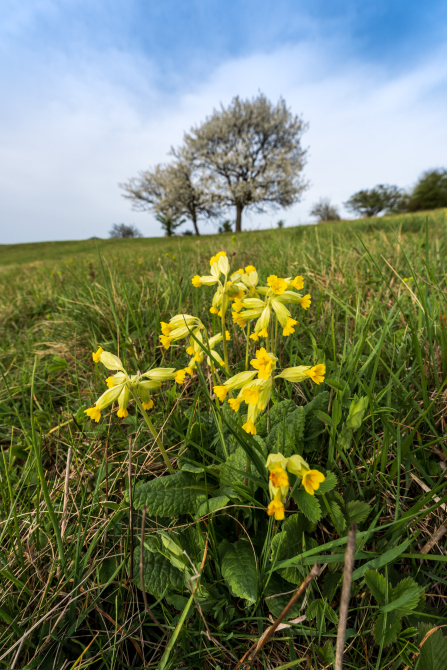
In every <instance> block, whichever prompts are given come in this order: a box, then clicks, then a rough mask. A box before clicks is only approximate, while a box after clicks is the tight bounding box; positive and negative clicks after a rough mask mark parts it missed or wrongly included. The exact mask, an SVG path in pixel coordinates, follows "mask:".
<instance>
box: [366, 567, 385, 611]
mask: <svg viewBox="0 0 447 670" xmlns="http://www.w3.org/2000/svg"><path fill="white" fill-rule="evenodd" d="M364 578H365V582H366V584H367V586H368V588H369V590H370V591H371V593H372V594H373V596H374V598H375V599H376V600H377V602H378V603H379V605H380V603H381V602H382V601H383V600H385V596H386V579H385V577H383V575H381V574H379V573H378V572H377V571H376V570H366V572H365V574H364ZM388 592H390V587H389V586H388Z"/></svg>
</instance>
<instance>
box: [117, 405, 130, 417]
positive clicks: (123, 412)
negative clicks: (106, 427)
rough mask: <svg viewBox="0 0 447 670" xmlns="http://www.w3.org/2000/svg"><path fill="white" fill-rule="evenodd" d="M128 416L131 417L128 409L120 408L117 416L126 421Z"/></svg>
mask: <svg viewBox="0 0 447 670" xmlns="http://www.w3.org/2000/svg"><path fill="white" fill-rule="evenodd" d="M128 415H129V412H128V411H127V409H126V408H125V407H120V408H119V410H118V411H117V413H116V416H119V417H120V418H123V419H125V418H126V416H128Z"/></svg>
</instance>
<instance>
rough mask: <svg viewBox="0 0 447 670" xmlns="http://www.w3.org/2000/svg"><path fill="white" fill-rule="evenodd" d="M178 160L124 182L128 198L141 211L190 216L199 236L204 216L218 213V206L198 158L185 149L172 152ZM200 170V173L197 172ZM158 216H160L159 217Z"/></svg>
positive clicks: (163, 214)
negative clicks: (196, 164) (201, 171)
mask: <svg viewBox="0 0 447 670" xmlns="http://www.w3.org/2000/svg"><path fill="white" fill-rule="evenodd" d="M172 153H173V154H174V155H175V157H176V160H175V162H174V163H171V164H170V165H157V166H156V167H155V168H154V169H153V170H145V171H142V172H140V174H139V176H138V177H134V178H133V179H130V180H129V181H128V182H127V183H125V184H120V187H121V188H122V189H124V191H125V195H124V197H125V198H127V199H128V200H132V202H133V207H134V209H136V210H139V211H147V210H150V211H152V212H154V213H155V214H159V215H161V216H163V217H168V218H169V217H172V216H174V217H176V218H180V217H186V218H187V219H189V220H190V221H192V223H193V226H194V230H195V233H196V235H199V234H200V233H199V227H198V220H199V218H200V217H209V216H214V214H215V206H214V203H213V201H212V196H211V195H210V191H209V188H207V180H206V178H204V177H203V176H200V175H199V174H198V173H197V171H196V170H195V166H194V159H193V157H192V156H191V154H190V153H189V152H187V151H185V150H180V151H179V152H178V153H176V152H174V151H172ZM195 173H196V174H195ZM155 218H157V217H155Z"/></svg>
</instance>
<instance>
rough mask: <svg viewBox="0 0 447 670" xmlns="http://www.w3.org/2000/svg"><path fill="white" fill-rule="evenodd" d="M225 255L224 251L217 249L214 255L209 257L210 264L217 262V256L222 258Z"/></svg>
mask: <svg viewBox="0 0 447 670" xmlns="http://www.w3.org/2000/svg"><path fill="white" fill-rule="evenodd" d="M226 255H227V252H226V251H218V252H217V254H216V255H215V256H211V258H210V265H213V264H214V263H217V262H218V260H219V258H223V257H225V256H226Z"/></svg>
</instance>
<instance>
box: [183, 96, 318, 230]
mask: <svg viewBox="0 0 447 670" xmlns="http://www.w3.org/2000/svg"><path fill="white" fill-rule="evenodd" d="M306 128H307V126H306V124H305V123H304V122H303V121H302V119H300V118H299V117H298V116H293V115H292V113H291V112H290V110H289V109H287V107H286V104H285V101H284V100H283V99H282V98H281V99H280V100H279V102H278V104H277V105H273V104H272V103H271V102H270V101H269V100H267V98H266V97H265V96H264V95H262V94H260V95H258V97H257V98H254V99H252V100H241V99H240V98H239V97H236V98H234V99H233V101H232V102H231V104H230V105H229V107H227V108H224V107H223V106H222V107H221V109H220V110H214V112H213V114H212V115H211V116H210V117H208V118H207V119H206V121H205V122H204V123H203V124H202V125H200V126H197V127H195V128H192V129H191V131H190V132H189V133H187V134H186V135H185V138H184V140H185V148H186V149H187V151H188V152H189V154H190V155H191V156H193V157H194V160H195V164H196V166H197V167H198V168H199V169H200V170H202V171H203V175H204V178H208V186H209V187H210V189H211V193H212V195H213V196H214V200H213V201H214V202H218V203H219V204H220V205H222V206H224V207H229V206H234V207H236V232H239V231H240V230H241V229H242V212H243V211H244V209H247V208H253V209H255V210H256V211H258V212H263V211H265V208H266V207H267V206H273V207H275V206H276V207H278V206H280V207H290V206H291V205H293V204H294V203H295V202H297V201H298V200H299V198H300V196H301V193H302V192H303V190H304V189H305V188H306V184H305V183H304V182H303V181H302V178H301V172H302V170H303V166H304V158H305V153H306V152H305V150H304V149H303V148H302V147H301V136H302V134H303V132H304V131H305V130H306Z"/></svg>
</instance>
